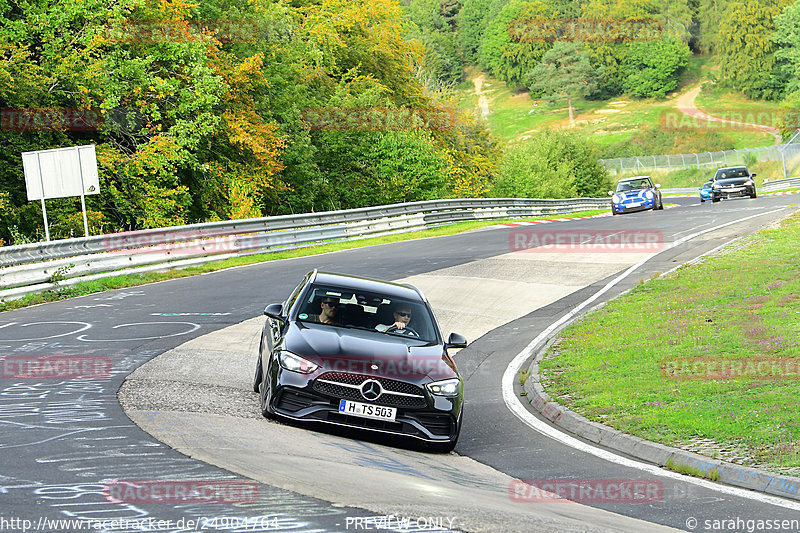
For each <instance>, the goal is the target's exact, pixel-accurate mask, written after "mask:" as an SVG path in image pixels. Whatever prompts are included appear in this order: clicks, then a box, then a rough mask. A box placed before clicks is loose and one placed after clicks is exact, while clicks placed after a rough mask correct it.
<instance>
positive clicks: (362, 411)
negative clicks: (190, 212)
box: [339, 400, 397, 422]
mask: <svg viewBox="0 0 800 533" xmlns="http://www.w3.org/2000/svg"><path fill="white" fill-rule="evenodd" d="M339 412H340V413H342V414H343V415H352V416H360V417H362V418H372V419H375V420H388V421H390V422H394V417H395V416H396V415H397V409H396V408H394V407H385V406H383V405H373V404H371V403H360V402H351V401H350V400H341V401H340V402H339Z"/></svg>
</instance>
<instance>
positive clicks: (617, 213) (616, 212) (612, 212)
mask: <svg viewBox="0 0 800 533" xmlns="http://www.w3.org/2000/svg"><path fill="white" fill-rule="evenodd" d="M611 214H612V215H619V211H615V210H613V209H612V210H611Z"/></svg>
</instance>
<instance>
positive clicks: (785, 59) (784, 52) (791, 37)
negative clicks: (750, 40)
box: [773, 2, 800, 93]
mask: <svg viewBox="0 0 800 533" xmlns="http://www.w3.org/2000/svg"><path fill="white" fill-rule="evenodd" d="M773 41H774V43H775V44H776V45H777V48H776V50H775V59H776V60H777V63H778V68H779V69H780V72H781V73H782V74H783V78H784V79H785V80H786V85H785V91H786V92H787V93H793V92H795V91H798V90H800V3H798V2H795V3H794V4H792V5H790V6H788V7H786V8H785V9H784V10H783V12H782V13H781V14H780V15H778V16H777V17H775V34H774V35H773Z"/></svg>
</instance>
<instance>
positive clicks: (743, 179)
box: [711, 167, 756, 202]
mask: <svg viewBox="0 0 800 533" xmlns="http://www.w3.org/2000/svg"><path fill="white" fill-rule="evenodd" d="M755 177H756V175H755V174H750V171H749V170H747V167H726V168H720V169H717V171H716V172H715V173H714V179H713V180H711V181H712V183H711V201H712V202H719V201H720V200H721V199H723V198H734V197H736V196H749V197H750V198H755V197H756V183H755V181H754V180H753V178H755Z"/></svg>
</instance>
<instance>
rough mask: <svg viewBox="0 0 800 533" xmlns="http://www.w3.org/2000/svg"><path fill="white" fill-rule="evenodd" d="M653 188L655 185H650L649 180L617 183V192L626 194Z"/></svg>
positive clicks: (641, 179) (640, 179)
mask: <svg viewBox="0 0 800 533" xmlns="http://www.w3.org/2000/svg"><path fill="white" fill-rule="evenodd" d="M652 187H653V184H652V183H650V180H649V179H647V178H639V179H635V180H629V181H620V182H619V183H617V191H616V192H625V191H635V190H639V189H650V188H652Z"/></svg>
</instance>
